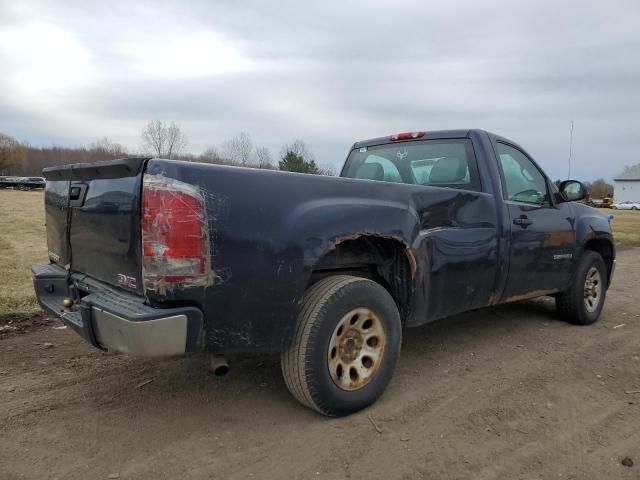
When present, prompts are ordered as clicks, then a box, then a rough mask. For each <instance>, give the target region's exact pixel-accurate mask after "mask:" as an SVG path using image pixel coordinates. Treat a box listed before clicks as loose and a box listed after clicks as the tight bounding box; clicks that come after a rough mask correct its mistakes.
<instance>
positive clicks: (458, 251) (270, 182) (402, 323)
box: [33, 130, 615, 416]
mask: <svg viewBox="0 0 640 480" xmlns="http://www.w3.org/2000/svg"><path fill="white" fill-rule="evenodd" d="M44 175H45V177H46V180H47V183H46V190H45V210H46V224H47V241H48V250H49V259H50V262H49V263H48V264H46V265H35V266H34V267H33V276H34V284H35V290H36V294H37V297H38V300H39V302H40V305H41V306H42V307H43V308H44V309H45V310H46V311H48V312H50V313H52V314H54V315H57V316H59V317H60V318H61V319H62V320H63V321H64V322H65V323H66V324H67V325H68V326H69V327H71V328H72V329H74V330H75V331H76V332H77V333H78V334H80V335H81V336H82V337H84V339H85V340H86V341H87V342H89V343H90V344H92V345H93V346H95V347H97V348H99V349H103V350H109V351H116V352H124V353H129V354H133V355H141V356H170V355H180V354H185V353H189V352H208V353H209V354H211V355H212V358H224V356H225V355H227V354H231V353H233V354H238V353H250V352H261V353H264V352H274V353H279V354H280V355H281V365H282V372H283V375H284V380H285V383H286V385H287V387H288V389H289V390H290V392H291V393H292V394H293V396H294V397H295V398H296V399H297V400H299V401H300V402H301V403H302V404H304V405H306V406H307V407H310V408H312V409H315V410H317V411H318V412H320V413H322V414H324V415H330V416H333V415H345V414H349V413H351V412H355V411H357V410H359V409H362V408H364V407H365V406H367V405H369V404H371V403H372V402H374V401H375V400H376V399H377V398H378V397H379V396H380V395H381V394H382V392H383V390H384V389H385V387H386V386H387V384H388V382H389V380H390V379H391V376H392V374H393V370H394V367H395V365H396V361H397V359H398V356H399V354H400V344H401V336H402V329H403V328H404V327H407V328H408V327H415V326H418V325H423V324H425V323H427V322H431V321H434V320H437V319H440V318H444V317H447V316H451V315H454V314H457V313H460V312H464V311H468V310H473V309H478V308H480V307H486V306H489V305H496V304H500V303H505V302H512V301H519V300H524V299H530V298H534V297H539V296H543V295H550V296H553V297H554V298H555V302H556V305H557V310H558V313H559V315H560V316H561V317H563V318H564V319H566V320H567V321H569V322H571V323H575V324H579V325H586V324H590V323H593V322H595V321H596V320H597V319H598V317H599V315H600V312H601V311H602V308H603V305H604V301H605V295H606V292H607V288H608V287H609V284H610V282H611V277H612V274H613V271H614V266H615V249H614V243H613V238H612V234H611V228H610V225H609V221H608V219H607V217H606V216H605V215H603V214H601V213H600V212H598V211H597V210H596V209H594V208H591V207H587V206H586V205H582V204H580V203H576V202H575V201H576V200H580V199H581V198H583V197H584V196H585V190H584V187H583V185H582V184H581V183H580V182H577V181H572V180H567V181H565V182H563V183H561V184H560V185H559V186H558V187H556V185H554V183H552V182H551V181H550V180H549V178H548V177H547V176H546V175H545V173H544V172H543V171H542V170H541V169H540V167H539V166H538V165H537V164H536V163H535V162H534V161H533V159H532V158H531V156H530V155H528V154H527V152H526V151H525V150H524V149H522V148H521V147H520V146H518V145H517V144H516V143H514V142H512V141H510V140H507V139H506V138H503V137H500V136H497V135H494V134H491V133H488V132H485V131H482V130H447V131H434V132H412V133H401V134H397V135H391V136H387V137H381V138H375V139H372V140H366V141H362V142H357V143H355V144H354V145H353V147H352V148H351V150H350V152H349V154H348V157H347V159H346V162H345V164H344V167H343V169H342V172H341V174H340V176H339V177H329V176H317V175H306V174H297V173H288V172H279V171H271V170H259V169H246V168H237V167H228V166H220V165H206V164H198V163H189V162H182V161H170V160H162V159H157V158H127V159H123V160H115V161H107V162H98V163H91V164H75V165H65V166H62V167H53V168H47V169H45V170H44ZM217 365H218V366H219V367H226V366H225V365H224V364H223V363H222V364H220V363H219V364H217Z"/></svg>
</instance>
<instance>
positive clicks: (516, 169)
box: [498, 143, 549, 205]
mask: <svg viewBox="0 0 640 480" xmlns="http://www.w3.org/2000/svg"><path fill="white" fill-rule="evenodd" d="M498 155H499V156H500V165H501V167H502V173H503V175H504V183H505V187H506V189H507V199H508V200H512V201H514V202H523V203H533V204H536V205H542V204H544V203H546V202H548V199H549V196H548V192H547V180H546V178H545V177H544V175H542V173H541V172H540V170H538V167H536V166H535V165H534V163H533V162H532V161H531V160H530V159H529V157H527V156H526V155H525V154H524V153H522V152H521V151H520V150H517V149H516V148H514V147H511V146H509V145H506V144H504V143H498Z"/></svg>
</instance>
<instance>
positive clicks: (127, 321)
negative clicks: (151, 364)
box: [31, 264, 204, 357]
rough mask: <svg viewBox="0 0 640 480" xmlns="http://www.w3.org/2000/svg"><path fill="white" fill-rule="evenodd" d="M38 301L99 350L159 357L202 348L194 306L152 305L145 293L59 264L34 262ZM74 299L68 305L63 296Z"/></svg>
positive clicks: (199, 318)
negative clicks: (111, 284)
mask: <svg viewBox="0 0 640 480" xmlns="http://www.w3.org/2000/svg"><path fill="white" fill-rule="evenodd" d="M31 270H32V272H33V284H34V287H35V291H36V296H37V298H38V303H39V304H40V306H41V307H42V308H43V309H44V310H45V311H47V312H49V313H51V314H52V315H56V316H57V317H59V318H61V319H62V321H63V322H64V323H65V324H66V325H68V326H69V327H70V328H72V329H73V330H75V331H76V332H77V333H78V334H79V335H80V336H82V337H83V338H84V339H85V340H86V341H88V342H89V343H91V344H92V345H93V346H95V347H97V348H100V349H102V350H109V351H115V352H123V353H129V354H132V355H139V356H146V357H158V356H171V355H180V354H183V353H186V352H197V351H202V350H203V349H204V328H203V316H202V312H201V311H200V310H199V309H197V308H195V307H182V308H166V309H165V308H163V309H160V308H153V307H150V306H148V305H145V304H144V299H143V298H141V297H137V296H134V295H130V294H128V293H125V292H121V291H119V290H116V289H114V288H112V287H109V286H106V285H104V284H101V283H99V282H96V281H95V280H90V279H87V278H86V277H85V276H78V278H74V276H73V275H71V276H69V275H68V274H67V272H66V270H64V269H63V268H61V267H59V266H57V265H53V264H45V265H34V266H33V267H32V268H31ZM65 299H71V300H73V305H72V306H71V307H70V308H65V307H64V300H65Z"/></svg>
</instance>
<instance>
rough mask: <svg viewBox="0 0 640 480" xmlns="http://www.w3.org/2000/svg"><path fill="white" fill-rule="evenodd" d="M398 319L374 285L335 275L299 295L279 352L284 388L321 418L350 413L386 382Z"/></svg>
mask: <svg viewBox="0 0 640 480" xmlns="http://www.w3.org/2000/svg"><path fill="white" fill-rule="evenodd" d="M401 337H402V331H401V325H400V315H399V314H398V309H397V307H396V304H395V302H394V301H393V298H392V297H391V295H390V294H389V292H388V291H387V290H386V289H385V288H383V287H382V286H381V285H380V284H378V283H376V282H374V281H372V280H368V279H365V278H359V277H352V276H347V275H336V276H332V277H328V278H325V279H323V280H320V281H319V282H317V283H315V284H314V285H312V286H311V287H310V288H309V290H307V292H306V293H305V295H304V298H303V300H302V309H301V312H300V315H299V317H298V322H297V325H296V329H295V334H294V339H293V342H292V344H291V346H290V347H289V348H288V349H287V350H286V351H284V352H283V353H282V357H281V366H282V373H283V375H284V380H285V383H286V385H287V388H288V389H289V391H290V392H291V394H292V395H293V396H294V397H295V398H296V399H297V400H298V401H299V402H300V403H302V404H303V405H305V406H307V407H309V408H311V409H314V410H316V411H318V412H320V413H322V414H323V415H327V416H340V415H347V414H350V413H353V412H356V411H358V410H360V409H362V408H364V407H366V406H368V405H370V404H371V403H373V402H375V401H376V400H377V399H378V397H379V396H380V395H382V392H383V391H384V389H385V388H386V386H387V384H388V383H389V381H390V380H391V377H392V375H393V371H394V369H395V365H396V362H397V360H398V356H399V355H400V344H401Z"/></svg>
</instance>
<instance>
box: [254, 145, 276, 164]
mask: <svg viewBox="0 0 640 480" xmlns="http://www.w3.org/2000/svg"><path fill="white" fill-rule="evenodd" d="M256 159H257V160H258V168H272V167H273V160H272V159H271V152H270V151H269V149H268V148H267V147H259V148H258V147H256Z"/></svg>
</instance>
